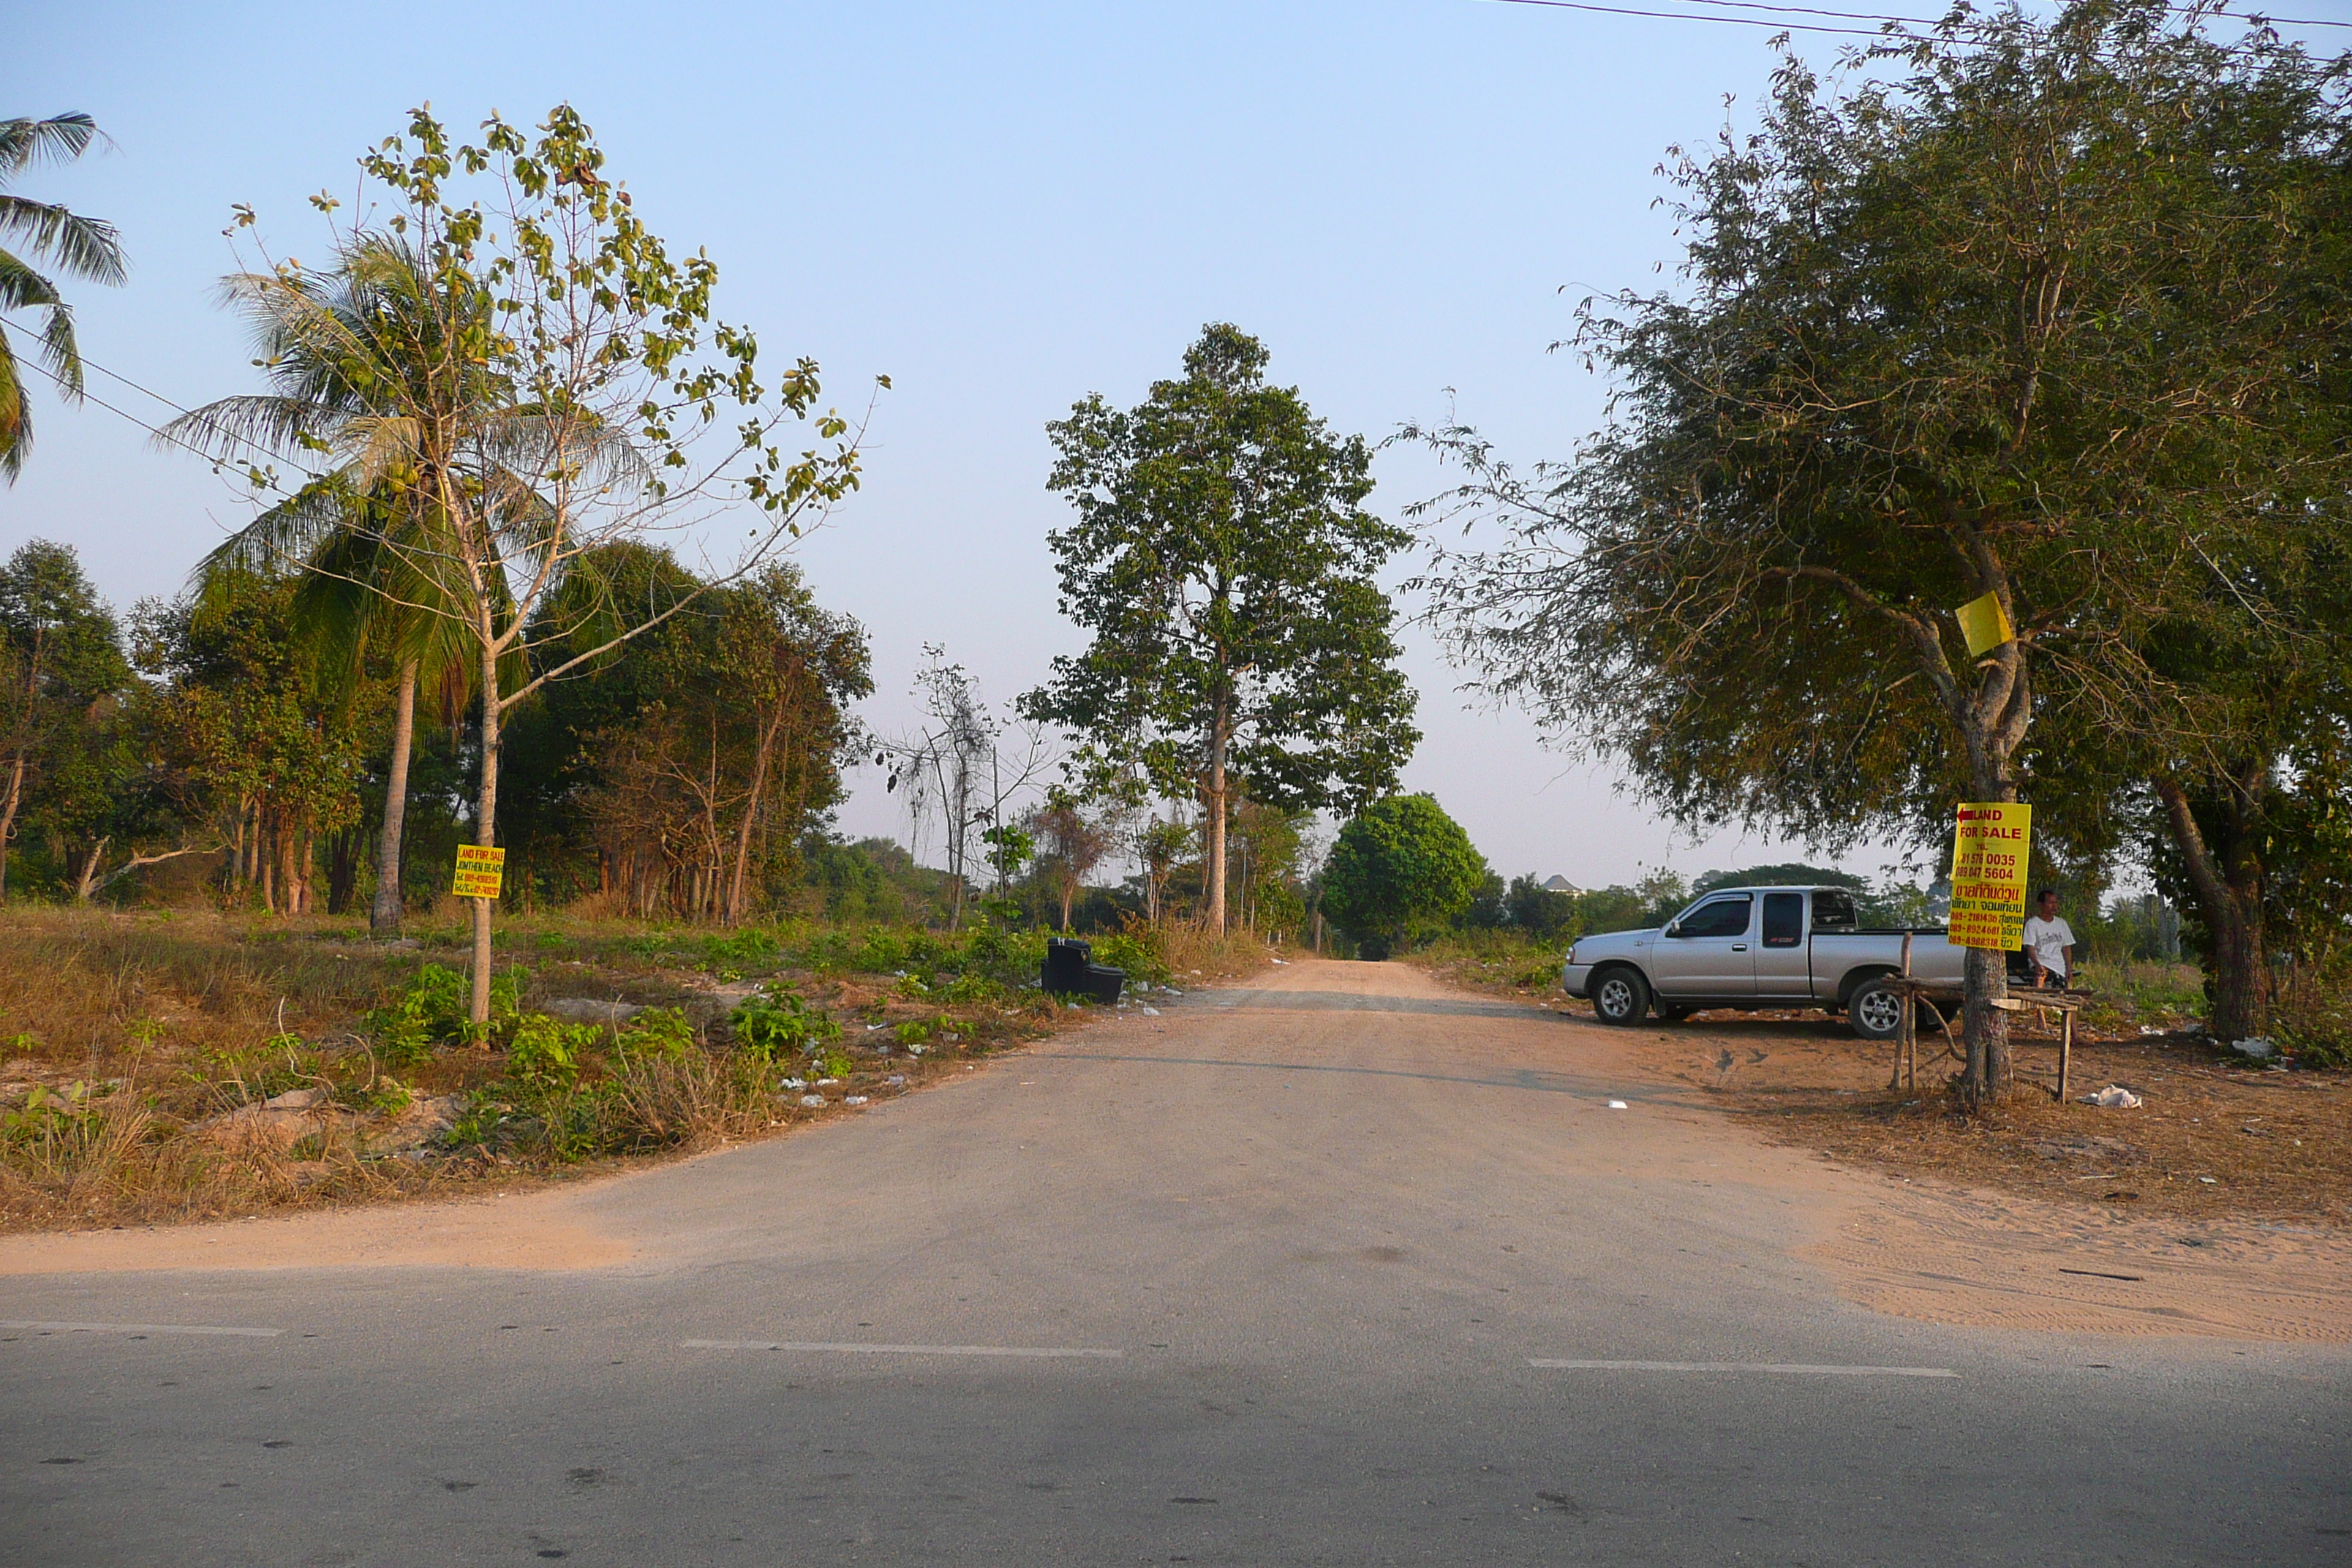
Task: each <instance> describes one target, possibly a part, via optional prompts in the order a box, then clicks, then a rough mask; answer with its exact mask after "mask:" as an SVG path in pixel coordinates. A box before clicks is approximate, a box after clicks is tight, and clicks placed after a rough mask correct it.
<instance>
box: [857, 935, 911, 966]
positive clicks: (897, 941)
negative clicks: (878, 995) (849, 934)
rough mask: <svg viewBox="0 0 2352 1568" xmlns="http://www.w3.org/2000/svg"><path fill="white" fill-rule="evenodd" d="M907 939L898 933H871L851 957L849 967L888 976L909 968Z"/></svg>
mask: <svg viewBox="0 0 2352 1568" xmlns="http://www.w3.org/2000/svg"><path fill="white" fill-rule="evenodd" d="M907 960H908V948H907V939H906V938H905V937H903V936H901V935H900V934H898V932H897V931H867V932H866V940H865V941H864V942H859V943H858V944H857V946H856V948H855V949H854V950H853V951H852V952H851V953H850V955H849V967H850V968H852V969H855V970H857V971H858V972H860V973H866V974H888V973H893V972H894V971H897V970H900V969H904V968H906V967H907Z"/></svg>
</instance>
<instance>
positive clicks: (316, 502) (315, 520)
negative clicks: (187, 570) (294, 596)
mask: <svg viewBox="0 0 2352 1568" xmlns="http://www.w3.org/2000/svg"><path fill="white" fill-rule="evenodd" d="M348 494H349V492H348V491H347V490H345V489H342V488H341V486H338V485H336V484H334V483H332V482H331V481H320V483H317V484H311V485H305V486H303V487H302V489H299V490H297V491H296V492H295V493H294V494H293V495H291V496H289V497H288V498H287V499H286V500H282V501H279V502H278V504H277V505H276V506H273V507H271V508H270V509H269V510H267V511H265V512H263V513H261V514H260V515H259V516H258V517H256V518H255V519H254V520H253V521H251V522H248V523H247V524H246V525H245V526H244V527H243V528H240V529H238V530H237V531H236V532H235V533H232V534H230V535H229V536H228V537H227V538H226V539H225V540H223V541H221V542H220V543H218V544H217V545H215V546H214V547H213V549H212V550H211V551H209V552H206V553H205V558H204V559H203V560H202V561H200V562H198V563H196V569H195V571H194V574H192V576H193V579H194V585H195V586H196V588H197V590H198V591H199V592H202V591H204V589H205V587H206V585H207V584H212V583H214V582H215V580H216V579H217V578H219V577H220V576H221V575H222V574H225V573H231V572H252V573H259V574H264V575H271V576H275V575H278V574H283V573H285V572H288V571H290V570H293V569H294V568H296V567H297V566H299V564H300V563H302V562H303V561H305V560H307V559H308V558H310V556H312V555H313V554H315V553H316V552H318V551H319V550H320V549H321V548H322V547H324V546H325V545H326V544H327V543H328V542H330V541H331V540H332V539H333V538H334V536H335V534H336V531H338V530H340V529H341V527H342V525H343V521H344V517H345V515H346V509H347V506H348V504H349V503H348V502H347V500H345V497H346V496H347V495H348Z"/></svg>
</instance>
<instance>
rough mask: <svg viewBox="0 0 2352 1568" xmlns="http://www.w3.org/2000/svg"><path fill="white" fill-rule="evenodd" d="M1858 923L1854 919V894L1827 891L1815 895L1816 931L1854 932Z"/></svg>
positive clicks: (1814, 924) (1814, 917)
mask: <svg viewBox="0 0 2352 1568" xmlns="http://www.w3.org/2000/svg"><path fill="white" fill-rule="evenodd" d="M1858 923H1860V922H1859V921H1856V919H1855V918H1854V912H1853V894H1852V893H1847V892H1841V891H1838V890H1836V889H1823V890H1822V891H1821V892H1818V893H1815V894H1814V895H1813V929H1814V930H1815V931H1852V930H1853V929H1854V927H1855V926H1856V925H1857V924H1858Z"/></svg>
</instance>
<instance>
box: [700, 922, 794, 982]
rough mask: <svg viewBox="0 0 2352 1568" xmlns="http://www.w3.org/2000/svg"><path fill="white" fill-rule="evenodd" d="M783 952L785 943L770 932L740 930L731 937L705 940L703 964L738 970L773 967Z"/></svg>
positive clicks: (710, 966) (742, 971)
mask: <svg viewBox="0 0 2352 1568" xmlns="http://www.w3.org/2000/svg"><path fill="white" fill-rule="evenodd" d="M783 952H784V950H783V944H782V943H781V942H778V941H777V940H776V938H775V936H774V933H772V932H770V931H736V932H734V933H733V934H732V935H730V936H718V935H711V936H706V937H704V938H703V939H702V967H703V968H705V969H709V970H732V971H734V972H735V973H744V972H746V971H749V970H754V969H773V968H775V967H776V965H777V963H779V962H780V961H782V957H783Z"/></svg>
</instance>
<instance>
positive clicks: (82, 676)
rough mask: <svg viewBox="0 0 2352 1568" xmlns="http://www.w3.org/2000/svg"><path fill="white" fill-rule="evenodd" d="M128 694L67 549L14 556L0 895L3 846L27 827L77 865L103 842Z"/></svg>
mask: <svg viewBox="0 0 2352 1568" xmlns="http://www.w3.org/2000/svg"><path fill="white" fill-rule="evenodd" d="M134 685H135V678H134V677H133V676H132V675H131V667H130V664H129V662H128V661H127V660H126V659H125V658H123V655H122V649H121V642H120V640H119V636H118V629H117V627H116V625H115V620H114V615H113V612H112V611H110V609H108V608H107V606H106V604H105V601H103V600H102V599H100V597H99V595H98V592H97V590H96V589H94V588H92V587H91V586H90V583H89V578H88V577H87V576H86V575H84V574H83V572H82V569H81V562H80V561H79V559H78V558H77V557H76V556H75V554H74V552H73V550H72V549H71V547H69V546H68V545H63V544H53V543H51V542H48V541H47V540H38V539H37V540H34V541H32V542H30V543H27V544H25V545H23V546H21V547H19V548H18V549H17V551H16V553H15V554H13V555H11V556H10V557H9V558H8V561H7V563H6V565H5V567H0V745H4V746H5V748H6V749H5V753H0V768H5V770H6V773H5V780H0V892H5V889H6V887H7V872H8V848H9V845H10V842H11V841H12V840H13V839H15V838H16V837H18V836H19V833H20V832H21V830H22V829H23V827H24V826H26V822H27V821H28V820H29V821H30V822H32V823H34V824H37V826H38V829H39V832H40V835H41V836H42V837H45V838H47V840H48V841H49V842H50V844H51V846H52V847H53V848H55V849H57V850H58V852H60V853H65V852H67V851H68V850H70V849H73V848H76V847H79V848H80V849H82V850H83V851H84V852H85V853H84V859H85V861H86V860H87V850H88V848H89V846H90V844H91V843H92V842H94V841H96V840H98V839H100V837H104V835H103V834H102V833H101V832H100V829H99V825H100V824H102V823H103V822H104V820H105V817H106V815H107V810H108V807H109V805H110V799H111V798H112V796H113V795H115V794H116V791H115V788H114V786H116V785H118V784H121V782H122V781H121V778H120V777H119V776H117V775H119V774H120V773H121V768H122V763H123V760H122V758H121V756H120V754H119V753H120V747H121V735H120V732H119V731H120V712H121V705H122V703H123V701H124V700H125V698H126V697H127V695H128V694H129V692H130V690H131V688H132V687H133V686H134ZM100 848H101V850H102V848H103V846H102V844H101V845H100ZM89 870H90V871H91V872H92V874H94V872H95V867H94V866H90V867H89ZM77 880H79V876H78V877H77Z"/></svg>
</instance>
